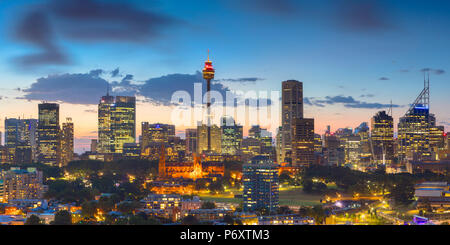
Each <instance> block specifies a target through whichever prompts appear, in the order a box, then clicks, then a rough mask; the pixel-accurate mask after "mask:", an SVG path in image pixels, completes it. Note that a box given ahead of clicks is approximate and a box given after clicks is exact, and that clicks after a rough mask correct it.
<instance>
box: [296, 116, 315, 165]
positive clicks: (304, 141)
mask: <svg viewBox="0 0 450 245" xmlns="http://www.w3.org/2000/svg"><path fill="white" fill-rule="evenodd" d="M291 123H292V124H291V129H292V134H291V139H292V165H293V166H309V165H311V164H313V163H314V119H312V118H294V119H293V120H292V122H291Z"/></svg>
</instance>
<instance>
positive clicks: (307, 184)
mask: <svg viewBox="0 0 450 245" xmlns="http://www.w3.org/2000/svg"><path fill="white" fill-rule="evenodd" d="M303 191H304V192H306V193H311V192H312V191H313V182H312V180H310V179H305V180H304V181H303Z"/></svg>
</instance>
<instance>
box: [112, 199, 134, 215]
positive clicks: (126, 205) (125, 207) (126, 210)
mask: <svg viewBox="0 0 450 245" xmlns="http://www.w3.org/2000/svg"><path fill="white" fill-rule="evenodd" d="M138 207H139V202H134V201H132V202H127V201H126V202H121V203H119V204H118V205H117V210H118V211H119V212H121V213H123V214H132V213H133V212H134V210H135V209H136V208H138Z"/></svg>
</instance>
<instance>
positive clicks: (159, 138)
mask: <svg viewBox="0 0 450 245" xmlns="http://www.w3.org/2000/svg"><path fill="white" fill-rule="evenodd" d="M141 131H142V140H141V142H140V143H141V153H142V154H143V155H146V153H145V152H147V148H148V147H149V146H150V145H151V146H152V147H154V146H160V145H161V144H165V145H166V146H168V144H169V139H170V138H171V137H174V136H175V125H170V124H163V123H154V124H149V123H148V122H142V130H141Z"/></svg>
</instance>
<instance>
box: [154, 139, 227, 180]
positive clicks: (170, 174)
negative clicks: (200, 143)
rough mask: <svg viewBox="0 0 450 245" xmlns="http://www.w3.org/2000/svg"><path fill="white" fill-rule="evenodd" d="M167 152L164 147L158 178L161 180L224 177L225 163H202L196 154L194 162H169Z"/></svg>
mask: <svg viewBox="0 0 450 245" xmlns="http://www.w3.org/2000/svg"><path fill="white" fill-rule="evenodd" d="M165 152H166V151H165V147H164V146H163V147H162V148H161V153H160V158H159V163H158V177H159V178H160V179H167V178H169V179H170V178H183V179H192V180H196V179H200V178H205V177H210V176H219V175H220V176H223V175H224V172H225V168H224V164H223V162H202V161H201V157H200V156H197V155H196V154H194V155H193V161H192V162H173V161H168V160H167V156H166V154H165Z"/></svg>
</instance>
